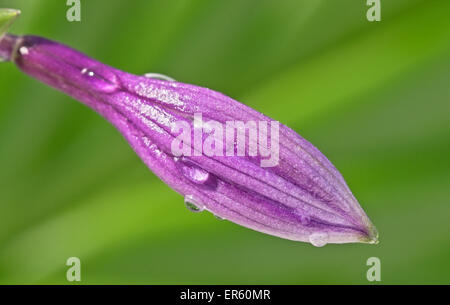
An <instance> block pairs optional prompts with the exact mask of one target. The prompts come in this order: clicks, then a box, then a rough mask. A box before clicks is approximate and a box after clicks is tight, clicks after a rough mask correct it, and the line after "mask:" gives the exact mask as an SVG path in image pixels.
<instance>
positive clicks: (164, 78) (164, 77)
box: [144, 73, 175, 82]
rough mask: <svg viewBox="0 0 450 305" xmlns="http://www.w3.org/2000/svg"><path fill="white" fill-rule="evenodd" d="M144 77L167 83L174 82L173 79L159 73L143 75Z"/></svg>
mask: <svg viewBox="0 0 450 305" xmlns="http://www.w3.org/2000/svg"><path fill="white" fill-rule="evenodd" d="M144 76H145V77H147V78H154V79H160V80H165V81H169V82H174V81H175V79H173V78H172V77H170V76H167V75H164V74H161V73H145V74H144Z"/></svg>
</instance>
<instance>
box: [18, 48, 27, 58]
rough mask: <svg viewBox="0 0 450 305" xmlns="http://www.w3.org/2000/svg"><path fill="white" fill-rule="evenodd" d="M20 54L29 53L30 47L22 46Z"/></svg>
mask: <svg viewBox="0 0 450 305" xmlns="http://www.w3.org/2000/svg"><path fill="white" fill-rule="evenodd" d="M19 53H20V55H22V56H23V55H28V48H27V47H20V48H19Z"/></svg>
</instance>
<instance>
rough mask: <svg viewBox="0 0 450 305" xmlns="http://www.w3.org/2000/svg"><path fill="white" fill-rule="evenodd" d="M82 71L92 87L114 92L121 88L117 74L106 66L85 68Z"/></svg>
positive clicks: (103, 91) (105, 91) (104, 91)
mask: <svg viewBox="0 0 450 305" xmlns="http://www.w3.org/2000/svg"><path fill="white" fill-rule="evenodd" d="M80 72H81V74H82V75H83V76H84V77H85V80H86V81H87V82H89V84H90V85H91V86H92V88H94V89H95V90H97V91H99V92H102V93H112V92H115V91H116V90H118V89H119V84H118V78H117V76H116V75H115V74H114V73H113V72H111V71H109V70H107V69H105V68H102V67H93V68H83V69H81V71H80Z"/></svg>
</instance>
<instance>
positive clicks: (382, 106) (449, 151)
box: [0, 0, 450, 284]
mask: <svg viewBox="0 0 450 305" xmlns="http://www.w3.org/2000/svg"><path fill="white" fill-rule="evenodd" d="M365 2H366V1H365V0H363V1H355V0H345V1H344V0H340V1H332V0H327V1H324V0H303V1H301V0H291V1H289V0H284V1H283V0H282V1H279V0H278V1H268V0H227V1H211V0H170V1H169V0H155V1H149V0H140V1H119V0H109V1H104V0H89V1H82V10H81V20H82V21H81V22H72V23H70V22H68V21H67V20H66V11H67V9H68V6H66V4H65V3H66V1H51V0H46V1H37V0H33V1H32V0H9V1H7V0H1V1H0V7H12V8H18V9H21V10H22V15H21V17H20V18H19V19H18V20H17V22H16V23H15V24H14V26H13V28H12V29H11V31H12V32H13V33H17V34H35V35H40V36H45V37H48V38H50V39H53V40H58V41H61V42H63V43H66V44H68V45H71V46H73V47H75V48H77V49H79V50H81V51H83V52H85V53H87V54H89V55H90V56H92V57H94V58H96V59H99V60H101V61H103V62H105V63H107V64H109V65H112V66H115V67H117V68H120V69H122V70H126V71H129V72H132V73H135V74H144V73H147V72H160V73H164V74H167V75H170V76H172V77H174V78H175V79H177V80H179V81H182V82H186V83H193V84H197V85H202V86H206V87H209V88H212V89H215V90H217V91H221V92H223V93H226V94H227V95H229V96H231V97H233V98H235V99H237V100H239V101H241V102H244V103H246V104H247V105H249V106H251V107H253V108H255V109H257V110H259V111H261V112H263V113H265V114H267V115H269V116H270V117H272V118H274V119H277V120H279V121H280V122H282V123H284V124H287V125H288V126H290V127H292V128H293V129H295V130H296V131H297V132H299V133H300V134H301V135H303V136H304V137H305V138H306V139H308V140H310V141H311V142H312V143H313V144H314V145H316V146H317V147H318V148H319V149H320V150H321V151H322V152H323V153H324V154H325V155H326V156H327V157H328V158H329V159H330V160H331V161H332V162H333V163H334V164H335V165H336V167H337V168H338V169H339V170H340V171H341V172H342V174H343V175H344V177H345V178H346V180H347V182H348V184H349V186H350V188H351V189H352V191H353V192H354V194H355V196H356V197H357V198H358V199H359V201H360V203H361V205H362V206H363V208H364V209H365V210H366V212H367V213H368V215H369V216H370V218H371V219H372V221H373V222H374V223H375V225H376V226H377V228H378V230H379V232H380V244H379V245H366V244H346V245H327V246H325V247H323V248H315V247H313V246H311V245H309V244H306V243H297V242H292V241H288V240H283V239H279V238H276V237H272V236H268V235H264V234H261V233H258V232H254V231H251V230H249V229H246V228H243V227H240V226H237V225H235V224H233V223H231V222H228V221H219V220H217V219H216V218H215V217H214V216H213V215H211V214H209V213H207V212H204V213H199V214H194V213H191V212H189V211H188V210H187V209H186V208H185V207H184V204H183V198H182V197H181V196H180V195H178V194H176V193H175V192H173V191H172V190H171V189H169V188H168V187H167V186H166V185H164V184H163V183H162V182H160V181H159V180H158V179H157V178H156V177H155V176H154V174H152V173H151V172H150V171H149V170H148V169H147V168H146V167H145V165H144V164H143V163H142V162H141V161H140V160H139V159H138V157H137V156H136V155H135V154H134V152H133V151H132V150H131V148H130V147H129V146H128V144H127V143H126V142H125V140H124V139H123V138H122V136H121V135H120V134H119V133H118V132H117V131H116V130H115V129H114V128H113V127H112V126H111V125H109V124H108V123H107V122H106V121H105V120H103V119H102V118H100V117H99V116H98V115H97V114H95V113H94V112H92V111H91V110H90V109H88V108H87V107H85V106H83V105H82V104H80V103H77V102H76V101H74V100H72V99H71V98H69V97H66V96H64V95H63V94H61V93H59V92H57V91H55V90H53V89H50V88H48V87H46V86H44V85H42V84H40V83H38V82H37V81H35V80H33V79H31V78H29V77H27V76H26V75H24V74H22V73H20V72H19V70H17V69H16V68H15V67H14V65H12V64H11V63H2V64H0V283H27V284H28V283H39V284H42V283H61V284H66V283H68V282H67V281H66V275H65V273H66V270H67V268H68V267H66V266H65V262H66V260H67V258H68V257H71V256H77V257H79V258H80V259H81V262H82V275H81V276H82V282H81V283H84V284H87V283H89V284H100V283H101V284H120V283H123V284H130V283H148V284H306V283H311V284H312V283H317V284H338V283H343V284H345V283H349V284H367V283H369V282H368V281H367V280H366V271H367V269H368V268H369V267H367V266H366V260H367V259H368V258H369V257H372V256H376V257H379V258H380V260H381V279H382V282H381V283H384V284H401V283H404V284H407V283H411V284H431V283H435V284H436V283H441V284H443V283H446V284H449V283H450V221H449V216H450V161H449V160H450V158H449V155H450V99H449V97H450V1H448V0H435V1H432V0H421V1H420V0H396V1H381V2H382V21H381V22H375V23H370V22H368V21H367V19H366V11H367V9H368V7H367V6H366V4H365Z"/></svg>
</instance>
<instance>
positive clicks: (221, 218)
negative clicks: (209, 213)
mask: <svg viewBox="0 0 450 305" xmlns="http://www.w3.org/2000/svg"><path fill="white" fill-rule="evenodd" d="M214 217H216V218H217V219H219V220H225V218H223V217H220V216H217V215H215V214H214Z"/></svg>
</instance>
